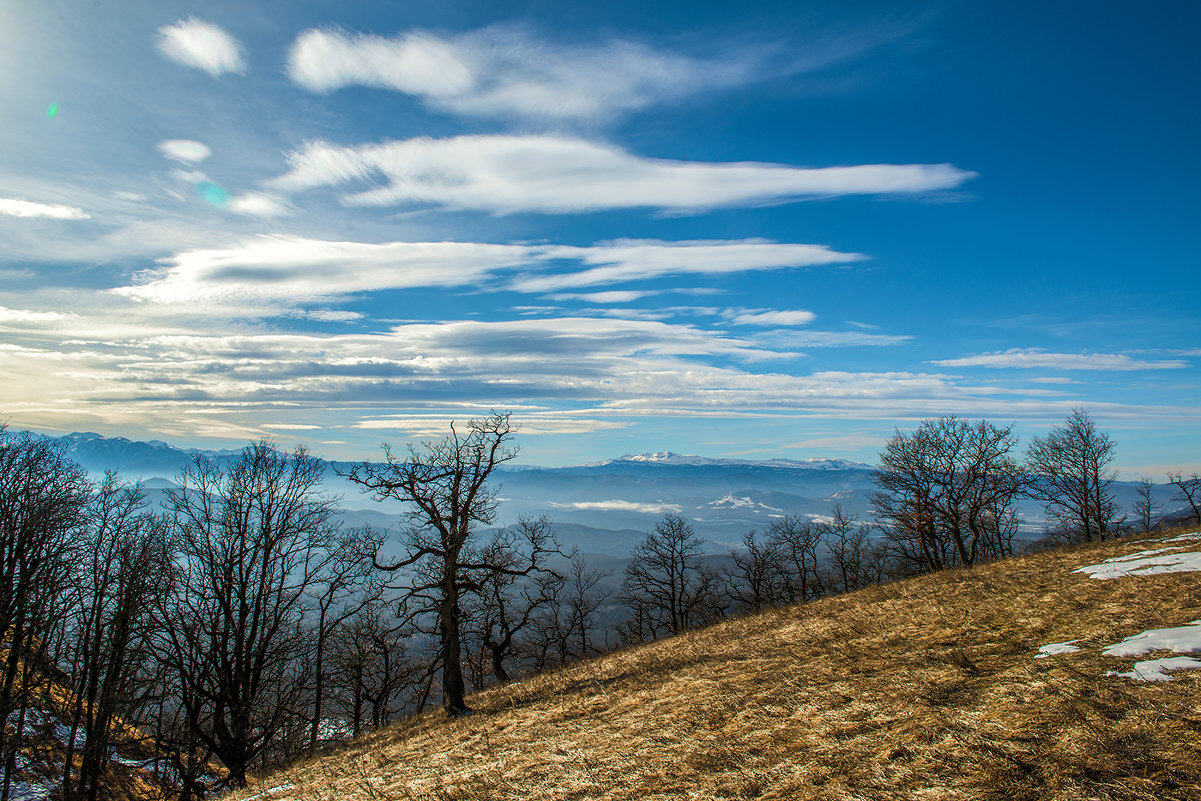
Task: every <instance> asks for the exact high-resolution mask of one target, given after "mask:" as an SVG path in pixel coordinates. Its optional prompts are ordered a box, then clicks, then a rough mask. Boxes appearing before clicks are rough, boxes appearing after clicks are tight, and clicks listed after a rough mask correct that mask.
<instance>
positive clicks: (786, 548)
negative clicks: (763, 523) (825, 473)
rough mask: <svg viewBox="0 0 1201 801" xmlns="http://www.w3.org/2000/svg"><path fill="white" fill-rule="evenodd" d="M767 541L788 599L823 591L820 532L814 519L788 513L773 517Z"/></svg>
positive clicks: (819, 593) (805, 597)
mask: <svg viewBox="0 0 1201 801" xmlns="http://www.w3.org/2000/svg"><path fill="white" fill-rule="evenodd" d="M767 536H768V542H769V543H774V544H775V549H776V550H777V552H778V554H779V562H780V569H781V571H782V572H783V580H784V586H783V592H784V595H785V598H786V599H787V600H788V602H789V603H796V602H801V601H808V600H811V599H813V598H816V597H818V596H820V595H821V594H822V586H821V579H820V577H819V575H818V556H817V547H818V544H819V543H820V542H821V532H820V531H819V530H818V529H817V527H816V526H814V524H813V521H811V520H808V519H806V518H803V517H800V516H798V515H788V516H786V517H782V518H780V519H778V520H774V521H772V524H771V526H769V527H768V529H767Z"/></svg>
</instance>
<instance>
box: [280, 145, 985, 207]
mask: <svg viewBox="0 0 1201 801" xmlns="http://www.w3.org/2000/svg"><path fill="white" fill-rule="evenodd" d="M288 162H289V164H290V165H291V170H290V171H289V172H288V173H286V174H284V175H282V176H280V177H279V178H276V179H274V180H273V181H271V182H270V183H269V186H270V187H271V188H273V189H275V190H278V191H285V192H299V191H303V190H309V189H315V188H319V187H336V186H342V185H344V184H347V183H363V182H370V181H373V180H374V179H376V178H377V177H378V176H382V178H383V183H382V184H378V185H376V186H373V187H371V188H369V189H364V190H361V191H359V192H355V193H351V194H346V195H343V196H342V200H343V202H345V203H348V204H350V205H363V206H390V205H433V206H441V207H444V208H449V209H465V210H475V211H487V212H492V213H495V214H511V213H515V212H527V211H532V212H542V213H557V214H562V213H578V212H586V211H600V210H604V209H626V208H659V209H666V210H671V211H678V212H694V211H705V210H709V209H714V208H719V207H725V206H738V205H747V204H763V203H783V202H791V201H796V200H803V199H807V198H819V197H838V196H843V195H892V194H909V193H920V192H930V191H934V190H945V189H953V188H955V187H958V186H960V185H961V184H963V183H964V182H965V181H967V180H969V179H971V178H973V177H975V173H973V172H969V171H966V170H961V169H959V168H958V167H955V166H954V165H952V164H861V165H853V166H841V167H818V168H805V167H793V166H788V165H781V164H764V163H755V162H729V163H708V162H689V161H672V160H668V159H650V158H643V157H640V156H636V155H634V154H632V153H629V152H627V151H625V150H623V149H621V148H620V147H617V146H616V145H611V144H606V143H601V142H594V141H589V140H585V139H579V138H573V137H565V136H550V135H541V136H515V135H467V136H457V137H451V138H448V139H430V138H427V137H418V138H414V139H405V140H398V141H391V142H383V143H380V144H369V145H360V146H357V147H340V146H337V145H333V144H330V143H328V142H323V141H313V142H309V143H308V144H307V145H306V146H304V147H303V148H301V149H299V150H296V151H294V152H292V153H291V154H289V156H288Z"/></svg>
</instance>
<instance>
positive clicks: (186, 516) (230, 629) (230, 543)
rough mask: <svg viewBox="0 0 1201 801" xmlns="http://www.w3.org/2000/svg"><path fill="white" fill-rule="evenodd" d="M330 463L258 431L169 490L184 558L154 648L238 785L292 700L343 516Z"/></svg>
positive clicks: (201, 734)
mask: <svg viewBox="0 0 1201 801" xmlns="http://www.w3.org/2000/svg"><path fill="white" fill-rule="evenodd" d="M323 469H324V468H323V466H322V464H321V463H320V462H318V461H317V460H315V459H313V458H312V457H311V456H309V455H308V454H307V453H306V452H305V451H304V450H303V449H300V448H298V449H297V450H295V451H294V452H292V453H290V454H285V453H281V452H279V451H277V450H276V449H275V448H274V447H273V446H272V444H271V443H270V442H268V441H266V440H263V441H259V442H256V443H254V444H252V445H249V446H247V447H246V448H244V449H243V450H242V453H241V455H240V456H239V457H238V458H236V459H235V460H233V462H231V463H229V464H228V465H226V466H225V467H219V466H218V465H217V464H215V463H214V462H211V461H208V460H205V459H203V458H197V459H196V461H195V462H193V463H192V464H191V465H190V466H189V467H187V468H185V469H184V470H183V472H182V473H181V474H180V475H179V477H178V478H177V481H176V483H177V484H178V485H179V487H178V489H174V490H169V491H168V493H167V503H168V506H169V508H170V509H171V511H172V512H173V513H174V515H175V521H176V530H177V538H178V545H177V547H178V556H177V558H176V563H177V570H176V575H175V576H174V579H175V581H174V587H173V590H172V592H171V593H170V594H169V595H168V596H167V597H166V599H165V601H164V602H163V604H162V606H161V609H160V615H161V634H160V636H159V641H158V649H157V650H158V654H159V657H160V659H162V660H163V661H164V662H165V663H166V664H167V665H168V666H170V668H171V670H172V671H173V673H174V675H175V680H176V681H177V684H178V692H179V694H180V697H179V701H180V704H181V706H182V708H183V711H184V713H185V715H186V718H187V721H188V725H189V726H190V727H191V729H192V730H193V732H195V734H196V735H197V737H198V738H199V739H200V740H201V742H203V743H204V744H205V745H206V746H208V747H209V748H210V749H211V750H212V752H213V753H214V754H216V755H217V757H218V758H219V759H220V760H221V762H222V763H223V764H224V765H225V768H226V770H227V771H228V772H229V775H228V778H227V780H226V783H228V784H229V785H231V786H235V787H240V786H243V785H244V784H245V782H246V771H247V769H248V768H249V767H250V765H251V763H252V761H253V760H255V759H256V758H259V757H260V756H262V755H264V754H265V752H266V751H267V749H268V748H269V747H270V746H271V744H272V741H273V739H274V738H275V737H276V735H277V734H278V733H279V732H280V730H281V728H282V727H283V726H284V724H285V722H286V720H287V718H288V717H289V716H290V714H291V713H292V710H293V709H294V708H295V706H296V702H297V701H298V697H299V695H300V693H301V690H302V689H303V681H302V678H301V677H300V676H297V675H295V670H296V665H297V660H298V657H299V655H300V654H301V653H302V652H304V651H305V650H307V649H308V648H309V647H310V643H309V642H308V639H307V638H306V636H305V629H304V627H303V619H304V615H305V612H306V604H307V603H308V601H309V600H310V590H311V589H312V587H314V586H315V585H316V584H317V583H318V581H319V579H320V577H321V576H322V575H323V574H324V572H325V571H326V570H327V568H328V565H329V561H330V555H329V548H330V545H331V539H332V537H333V534H334V531H335V528H336V521H335V517H334V515H335V507H334V504H333V501H332V500H330V499H328V498H326V497H325V496H323V495H321V494H320V492H319V487H320V482H321V476H322V472H323Z"/></svg>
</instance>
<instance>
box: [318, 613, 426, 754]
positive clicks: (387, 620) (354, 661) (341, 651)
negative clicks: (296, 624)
mask: <svg viewBox="0 0 1201 801" xmlns="http://www.w3.org/2000/svg"><path fill="white" fill-rule="evenodd" d="M409 640H410V632H409V631H408V630H407V629H406V628H405V627H404V626H403V624H402V623H401V622H400V621H399V620H398V619H397V618H395V617H393V616H392V615H391V614H389V613H386V612H385V605H384V604H382V603H372V604H370V605H368V606H365V607H363V608H362V609H360V610H359V611H358V612H356V613H355V615H354V616H353V617H351V618H349V619H348V620H346V621H344V622H343V623H342V625H341V626H339V627H338V629H337V630H336V631H335V632H334V633H333V635H332V638H331V641H332V659H333V663H334V667H335V670H334V671H333V674H332V676H331V685H332V689H333V691H334V699H335V700H336V702H337V704H338V706H339V708H340V711H341V713H342V715H343V716H344V719H345V720H346V722H347V727H348V729H349V731H347V732H346V734H350V735H353V736H357V735H358V734H359V733H360V732H361V731H362V730H363V729H364V728H365V727H367V726H372V727H378V726H381V725H384V724H385V723H387V722H388V721H389V720H391V719H392V718H393V716H394V715H395V714H397V713H398V712H401V711H403V710H404V709H406V708H412V707H414V706H416V707H420V706H423V704H422V694H421V692H420V691H419V690H418V688H419V687H421V686H422V685H426V682H424V679H425V678H426V677H428V676H429V674H430V665H429V664H422V663H421V661H420V660H418V659H415V658H414V657H413V655H412V654H410V653H409V650H408V647H407V643H408V641H409ZM426 686H428V685H426Z"/></svg>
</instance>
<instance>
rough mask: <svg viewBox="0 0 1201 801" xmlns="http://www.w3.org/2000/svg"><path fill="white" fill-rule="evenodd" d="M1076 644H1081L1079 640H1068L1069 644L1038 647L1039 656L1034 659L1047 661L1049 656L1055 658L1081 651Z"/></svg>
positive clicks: (1059, 643)
mask: <svg viewBox="0 0 1201 801" xmlns="http://www.w3.org/2000/svg"><path fill="white" fill-rule="evenodd" d="M1076 642H1080V641H1079V640H1068V641H1067V642H1052V643H1047V644H1046V645H1040V646H1039V647H1038V654H1036V655H1035V657H1034V658H1035V659H1046V658H1047V657H1048V656H1055V655H1056V654H1070V653H1074V652H1075V651H1079V650H1080V649H1079V648H1077V647H1076V646H1075V645H1073V644H1072V643H1076Z"/></svg>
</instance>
